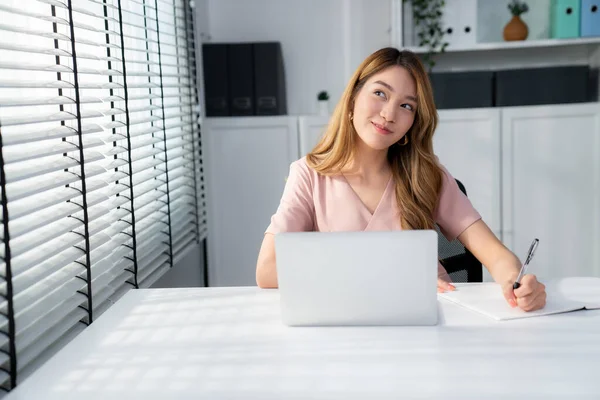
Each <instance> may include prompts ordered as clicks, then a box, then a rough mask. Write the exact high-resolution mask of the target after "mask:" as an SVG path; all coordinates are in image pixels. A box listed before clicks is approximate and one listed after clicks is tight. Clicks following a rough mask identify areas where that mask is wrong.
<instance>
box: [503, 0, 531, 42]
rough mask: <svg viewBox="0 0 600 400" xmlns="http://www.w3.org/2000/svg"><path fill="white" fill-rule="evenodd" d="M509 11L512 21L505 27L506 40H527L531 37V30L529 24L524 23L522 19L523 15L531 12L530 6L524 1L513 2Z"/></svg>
mask: <svg viewBox="0 0 600 400" xmlns="http://www.w3.org/2000/svg"><path fill="white" fill-rule="evenodd" d="M508 9H509V10H510V13H511V14H512V16H513V17H512V19H511V20H510V21H509V22H508V24H506V26H505V27H504V32H503V36H504V40H506V41H511V40H525V39H527V36H528V35H529V29H528V28H527V24H525V22H523V20H522V19H521V14H524V13H526V12H527V11H529V6H528V5H527V3H525V2H524V1H519V0H512V1H511V2H510V3H509V5H508Z"/></svg>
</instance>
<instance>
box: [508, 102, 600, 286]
mask: <svg viewBox="0 0 600 400" xmlns="http://www.w3.org/2000/svg"><path fill="white" fill-rule="evenodd" d="M502 127H503V135H502V136H503V160H502V162H503V210H504V211H503V225H504V233H505V243H506V244H507V246H508V247H509V248H510V249H511V250H513V251H514V252H515V253H516V254H517V256H518V257H519V258H520V259H521V260H522V261H523V260H524V258H525V256H526V253H527V250H528V248H529V245H530V244H531V242H532V240H533V238H536V237H537V238H539V239H540V244H539V247H538V249H537V251H536V255H535V258H534V260H533V261H532V263H531V265H530V270H529V272H531V273H533V274H536V275H538V276H540V277H542V278H546V279H549V278H557V277H562V276H573V275H595V276H600V257H599V254H600V246H599V244H600V109H599V107H598V105H597V104H579V105H558V106H541V107H519V108H514V109H513V108H506V109H504V110H503V122H502Z"/></svg>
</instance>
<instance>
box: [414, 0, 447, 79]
mask: <svg viewBox="0 0 600 400" xmlns="http://www.w3.org/2000/svg"><path fill="white" fill-rule="evenodd" d="M404 1H410V2H411V4H412V14H413V19H414V24H415V29H416V31H415V32H416V34H417V38H418V39H419V41H418V46H419V47H425V48H427V52H426V53H424V54H423V55H422V58H423V62H424V63H425V64H426V65H429V70H430V71H431V69H432V68H433V67H434V66H435V61H434V59H433V56H434V55H435V54H436V53H443V52H445V50H446V47H448V42H446V41H445V40H444V34H445V31H444V29H443V26H442V17H443V15H444V7H445V6H446V2H445V0H404Z"/></svg>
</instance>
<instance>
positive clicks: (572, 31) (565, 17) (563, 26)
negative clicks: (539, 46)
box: [550, 0, 581, 39]
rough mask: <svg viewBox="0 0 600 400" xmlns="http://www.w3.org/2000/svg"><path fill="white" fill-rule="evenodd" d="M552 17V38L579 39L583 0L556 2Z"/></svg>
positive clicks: (556, 0) (555, 0) (554, 2)
mask: <svg viewBox="0 0 600 400" xmlns="http://www.w3.org/2000/svg"><path fill="white" fill-rule="evenodd" d="M551 16H552V17H551V19H550V21H551V24H552V29H551V32H552V38H556V39H566V38H575V37H579V33H580V19H581V0H554V1H553V2H552V10H551Z"/></svg>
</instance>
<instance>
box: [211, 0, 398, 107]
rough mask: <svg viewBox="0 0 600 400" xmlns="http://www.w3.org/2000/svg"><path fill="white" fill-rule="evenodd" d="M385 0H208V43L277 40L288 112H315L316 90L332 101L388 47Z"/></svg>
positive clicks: (335, 100)
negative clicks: (353, 75) (366, 60)
mask: <svg viewBox="0 0 600 400" xmlns="http://www.w3.org/2000/svg"><path fill="white" fill-rule="evenodd" d="M389 7H390V0H377V1H373V0H371V1H368V0H302V1H298V0H252V1H244V0H208V7H207V8H208V25H209V27H208V31H209V41H210V42H254V41H279V42H281V44H282V48H283V57H284V63H285V74H286V86H287V101H288V114H290V115H303V114H304V115H306V114H316V113H317V112H318V110H317V100H316V98H317V93H318V92H319V91H321V90H327V91H328V92H329V93H330V97H331V102H332V103H336V102H337V100H339V97H340V95H341V93H342V91H343V90H344V86H345V84H346V82H347V80H348V78H349V77H350V75H351V73H352V72H353V71H354V69H355V68H356V67H357V66H358V64H359V63H360V61H362V59H363V58H364V57H365V56H366V55H368V54H369V53H371V52H372V51H374V50H376V49H378V48H380V47H384V46H388V45H389V44H390V40H389V30H390V13H389Z"/></svg>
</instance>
